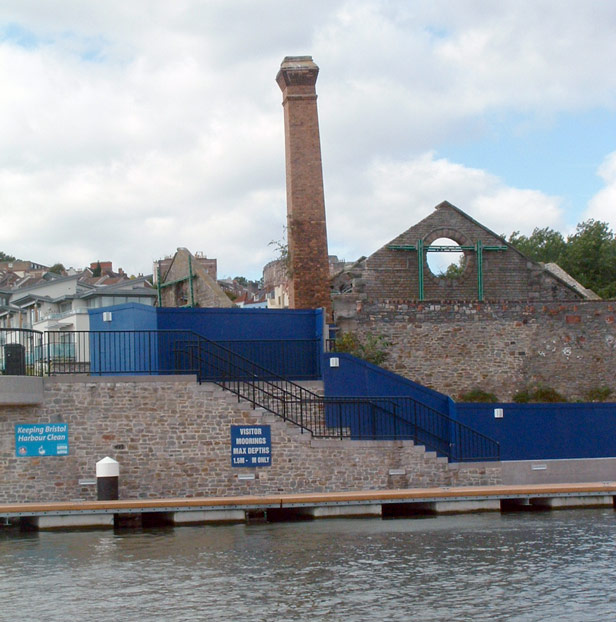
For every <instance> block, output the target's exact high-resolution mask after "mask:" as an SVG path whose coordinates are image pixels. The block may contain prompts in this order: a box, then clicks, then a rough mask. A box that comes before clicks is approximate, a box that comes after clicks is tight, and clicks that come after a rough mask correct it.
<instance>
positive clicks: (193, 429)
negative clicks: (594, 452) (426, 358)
mask: <svg viewBox="0 0 616 622" xmlns="http://www.w3.org/2000/svg"><path fill="white" fill-rule="evenodd" d="M55 422H66V423H68V426H69V455H68V456H63V457H51V456H50V457H45V458H18V457H16V456H15V432H14V426H15V424H17V423H22V424H23V423H30V424H32V423H55ZM233 424H236V425H239V424H243V425H246V424H248V425H266V424H267V425H271V433H272V466H271V467H263V468H255V469H253V468H232V467H231V456H230V454H231V451H230V426H231V425H233ZM105 456H110V457H112V458H114V459H116V460H117V461H118V462H119V463H120V498H121V499H136V498H156V497H196V496H229V495H243V494H250V495H259V494H269V493H292V492H321V491H353V490H374V489H387V488H405V487H425V486H435V485H446V486H455V485H481V484H498V483H500V481H501V480H500V473H501V471H500V465H498V464H491V465H488V466H486V465H485V464H475V465H473V464H465V465H448V464H447V462H446V461H445V460H444V459H442V458H436V457H435V456H434V455H433V454H431V453H426V452H425V450H424V449H423V448H422V447H417V446H414V445H413V443H411V442H409V441H404V442H370V441H363V442H361V441H340V440H316V439H312V437H311V435H310V434H307V433H304V434H301V433H300V430H299V428H297V427H295V426H293V425H291V424H289V423H285V422H283V421H282V420H281V419H279V418H278V417H276V416H274V415H270V414H265V413H263V412H262V411H260V410H252V409H251V408H250V406H249V405H248V404H246V403H238V401H237V399H236V398H235V397H233V396H232V395H231V394H229V393H227V392H223V391H221V390H220V389H219V388H217V387H215V386H214V385H209V384H204V385H198V384H197V383H196V382H195V381H194V379H192V378H190V377H181V378H180V377H168V378H165V379H161V378H140V379H127V378H123V379H119V378H116V379H110V378H88V377H77V376H75V377H68V376H67V377H63V378H48V379H45V384H44V402H43V403H42V404H41V405H38V406H0V481H1V482H2V483H1V484H0V502H4V503H7V502H35V501H68V500H73V499H92V498H94V496H95V494H96V493H95V487H94V486H80V485H79V480H80V479H83V478H93V477H94V476H95V465H96V462H97V461H98V460H100V459H101V458H104V457H105ZM390 469H404V471H405V474H404V475H395V476H391V475H389V470H390ZM249 472H254V473H255V476H256V478H255V480H249V481H245V480H239V479H238V475H239V474H245V473H249Z"/></svg>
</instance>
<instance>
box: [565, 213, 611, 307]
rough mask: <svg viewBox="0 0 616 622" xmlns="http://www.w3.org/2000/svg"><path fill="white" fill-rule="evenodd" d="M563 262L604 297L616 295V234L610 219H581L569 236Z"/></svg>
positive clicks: (571, 271) (581, 281)
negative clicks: (608, 222) (610, 226)
mask: <svg viewBox="0 0 616 622" xmlns="http://www.w3.org/2000/svg"><path fill="white" fill-rule="evenodd" d="M560 265H561V267H562V268H563V269H564V270H566V271H567V272H568V273H569V274H570V275H571V276H572V277H573V278H575V279H576V280H578V281H579V282H580V283H582V285H584V287H588V288H589V289H592V290H593V291H594V292H595V293H596V294H598V295H599V296H601V297H602V298H613V297H614V296H616V238H614V233H613V231H612V230H611V229H610V228H609V225H608V224H607V223H606V222H601V221H599V220H593V219H590V220H586V221H585V222H582V223H580V224H579V225H578V226H577V228H576V232H575V233H574V234H573V235H570V236H569V237H568V238H567V247H566V250H565V253H564V256H563V258H562V260H561V263H560Z"/></svg>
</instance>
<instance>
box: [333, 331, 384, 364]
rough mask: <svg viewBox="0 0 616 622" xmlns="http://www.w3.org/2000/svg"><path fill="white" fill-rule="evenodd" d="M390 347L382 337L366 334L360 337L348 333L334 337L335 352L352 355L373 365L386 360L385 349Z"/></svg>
mask: <svg viewBox="0 0 616 622" xmlns="http://www.w3.org/2000/svg"><path fill="white" fill-rule="evenodd" d="M390 345H391V344H390V343H389V341H387V339H386V338H385V337H384V336H383V335H372V334H368V335H365V336H364V337H360V336H359V335H357V334H356V333H353V332H348V333H343V334H342V335H339V336H337V337H336V344H335V350H336V352H346V353H347V354H352V355H353V356H356V357H357V358H358V359H362V360H364V361H367V362H368V363H372V364H373V365H382V364H383V363H384V362H385V360H386V359H387V356H388V352H387V348H388V347H389V346H390Z"/></svg>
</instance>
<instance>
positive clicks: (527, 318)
mask: <svg viewBox="0 0 616 622" xmlns="http://www.w3.org/2000/svg"><path fill="white" fill-rule="evenodd" d="M353 311H354V313H352V314H351V313H348V314H347V317H339V318H338V324H339V326H340V327H341V328H342V330H343V331H344V330H355V331H357V332H358V333H360V334H364V335H366V334H372V335H382V336H384V337H385V338H386V340H387V341H388V342H389V343H390V346H389V347H388V352H389V358H388V360H387V362H386V367H387V368H388V369H390V370H391V371H393V372H395V373H398V374H400V375H402V376H404V377H406V378H409V379H410V380H413V381H415V382H419V383H420V384H423V385H426V386H428V387H431V388H433V389H436V390H437V391H441V392H443V393H446V394H448V395H451V396H452V397H454V399H455V398H457V397H458V396H459V395H460V394H461V393H464V392H466V391H470V390H471V389H473V388H475V387H477V388H481V389H483V390H485V391H489V392H493V393H495V394H496V396H497V397H498V398H499V400H501V401H508V400H510V399H511V398H512V397H513V395H514V394H515V393H516V392H517V391H520V390H522V389H524V388H526V387H528V386H530V385H533V384H537V383H541V384H543V385H546V386H550V387H553V388H554V389H556V390H557V391H559V392H560V393H561V394H563V395H564V396H566V397H567V398H568V399H569V400H576V399H581V400H583V399H585V397H586V394H587V392H588V391H589V390H590V389H593V388H598V387H604V386H607V387H610V388H611V389H612V392H613V395H616V324H615V318H616V303H613V302H605V301H580V302H536V303H535V302H533V303H529V302H514V301H506V302H490V303H488V302H485V303H478V302H440V303H437V302H434V303H432V302H411V301H405V300H382V301H378V302H374V303H370V304H368V303H362V302H359V301H358V302H357V303H356V306H355V308H354V309H353Z"/></svg>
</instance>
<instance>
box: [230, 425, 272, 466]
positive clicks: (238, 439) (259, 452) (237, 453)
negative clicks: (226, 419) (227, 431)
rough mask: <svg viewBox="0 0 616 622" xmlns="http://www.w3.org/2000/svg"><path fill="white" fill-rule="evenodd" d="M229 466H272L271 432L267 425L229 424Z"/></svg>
mask: <svg viewBox="0 0 616 622" xmlns="http://www.w3.org/2000/svg"><path fill="white" fill-rule="evenodd" d="M231 466H232V467H266V466H272V434H271V430H270V426H269V425H232V426H231Z"/></svg>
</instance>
